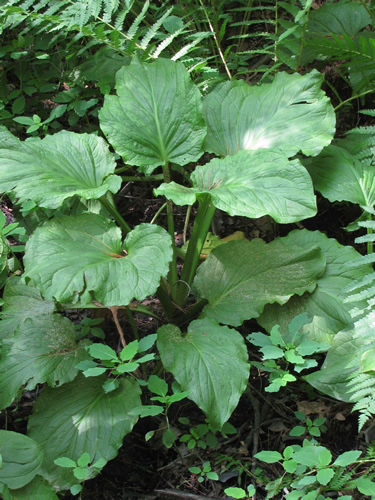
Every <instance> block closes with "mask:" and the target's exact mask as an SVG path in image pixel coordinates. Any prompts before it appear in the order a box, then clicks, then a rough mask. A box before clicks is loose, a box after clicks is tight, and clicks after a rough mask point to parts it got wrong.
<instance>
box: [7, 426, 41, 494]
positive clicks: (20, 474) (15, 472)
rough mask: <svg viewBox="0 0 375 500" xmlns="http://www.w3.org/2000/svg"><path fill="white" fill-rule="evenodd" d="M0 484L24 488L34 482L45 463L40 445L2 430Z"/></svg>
mask: <svg viewBox="0 0 375 500" xmlns="http://www.w3.org/2000/svg"><path fill="white" fill-rule="evenodd" d="M0 455H1V457H2V466H1V468H0V483H4V484H6V485H7V486H8V487H9V488H12V489H17V488H22V487H23V486H25V485H26V484H27V483H29V482H30V481H32V480H33V478H34V477H35V475H36V474H37V472H38V470H39V469H40V466H41V465H42V461H43V451H42V449H41V447H40V446H39V444H38V443H36V442H35V441H33V440H32V439H30V438H29V437H27V436H24V435H23V434H19V433H18V432H12V431H3V430H0Z"/></svg>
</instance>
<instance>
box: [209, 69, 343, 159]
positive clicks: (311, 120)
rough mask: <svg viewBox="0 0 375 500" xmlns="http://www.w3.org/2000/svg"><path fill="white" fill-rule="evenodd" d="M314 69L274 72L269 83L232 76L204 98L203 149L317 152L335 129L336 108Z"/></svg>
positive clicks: (290, 153)
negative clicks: (254, 84)
mask: <svg viewBox="0 0 375 500" xmlns="http://www.w3.org/2000/svg"><path fill="white" fill-rule="evenodd" d="M322 81H323V77H322V75H320V74H319V73H318V72H317V71H312V72H311V73H308V74H306V75H303V76H301V75H299V74H298V73H294V74H292V75H288V74H287V73H278V74H277V76H276V78H275V79H274V81H273V82H272V83H271V84H262V85H260V86H252V87H251V86H249V85H248V84H247V83H245V82H244V81H243V80H237V81H236V80H232V81H230V82H226V83H224V84H221V85H219V86H217V87H216V88H215V89H214V90H213V91H212V92H211V93H210V94H208V96H207V97H205V99H204V100H203V114H204V117H205V119H206V122H207V138H206V148H207V150H208V151H210V152H212V153H215V154H217V155H222V156H225V155H233V154H235V153H237V151H240V150H241V149H261V148H279V149H281V150H282V151H283V152H284V153H285V154H286V155H287V156H289V157H290V156H293V155H295V154H296V153H298V152H299V151H302V152H303V153H304V154H305V155H316V154H318V153H319V152H320V151H321V150H322V149H323V147H324V146H327V145H328V144H329V143H330V142H331V140H332V138H333V135H334V133H335V113H334V110H333V107H332V105H331V103H330V101H329V99H328V98H327V97H326V95H325V94H324V92H323V91H322V90H320V86H321V84H322Z"/></svg>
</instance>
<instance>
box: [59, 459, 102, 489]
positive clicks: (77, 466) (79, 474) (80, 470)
mask: <svg viewBox="0 0 375 500" xmlns="http://www.w3.org/2000/svg"><path fill="white" fill-rule="evenodd" d="M54 463H55V464H56V465H57V466H59V467H63V468H67V469H72V471H73V474H74V477H75V478H76V479H78V481H80V482H83V483H84V482H85V481H86V479H90V477H91V476H92V475H96V474H97V473H98V472H99V471H100V470H101V469H102V468H103V467H104V466H105V465H106V463H107V461H106V460H105V459H104V458H99V459H98V460H96V461H95V462H94V463H91V458H90V455H89V453H82V455H81V456H80V457H79V458H78V460H77V461H75V460H72V459H71V458H68V457H59V458H57V459H56V460H54ZM82 488H83V485H82V484H74V485H73V486H71V488H70V492H71V493H72V495H78V494H79V493H80V492H81V491H82Z"/></svg>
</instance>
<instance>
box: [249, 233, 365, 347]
mask: <svg viewBox="0 0 375 500" xmlns="http://www.w3.org/2000/svg"><path fill="white" fill-rule="evenodd" d="M281 241H282V244H283V245H284V248H285V249H287V248H297V247H299V248H301V249H303V248H310V247H311V246H316V245H317V246H319V248H320V249H321V250H322V253H323V255H324V256H325V258H326V260H327V266H326V268H325V271H324V274H323V275H322V276H321V277H320V278H319V279H318V283H317V286H316V288H315V290H314V291H313V292H312V293H305V294H304V295H302V296H300V297H297V296H294V297H292V298H291V299H290V300H289V301H288V302H287V303H286V304H285V305H282V306H280V305H278V304H270V305H267V306H266V307H265V309H264V313H263V314H262V315H261V316H260V317H259V318H258V320H257V321H258V322H259V324H260V325H262V326H263V327H264V328H265V329H266V330H267V331H271V329H272V327H273V326H274V325H280V332H281V333H282V334H283V335H284V336H285V335H286V334H287V331H288V324H289V323H290V321H291V320H292V319H293V318H294V317H296V316H297V315H299V314H302V313H306V314H307V316H308V317H309V318H312V321H311V322H310V323H308V324H306V325H305V326H303V327H302V329H301V333H304V334H308V336H309V338H310V339H311V340H315V341H317V342H327V343H329V344H331V343H332V340H333V337H334V335H335V334H336V333H337V332H339V331H340V330H342V329H344V328H345V327H347V326H348V325H350V324H351V323H352V319H351V315H350V309H352V307H353V305H351V304H345V303H344V297H342V295H341V294H342V291H343V290H344V288H345V287H346V286H348V285H349V284H350V283H351V282H352V281H353V280H354V279H358V278H361V277H363V276H366V274H368V273H369V272H371V266H370V265H363V266H360V267H357V268H353V267H349V266H348V265H347V263H348V262H349V261H351V260H354V259H358V257H359V254H358V252H357V251H356V250H355V249H354V248H353V247H351V246H343V245H340V243H338V241H336V240H335V239H333V238H327V236H326V235H325V234H323V233H321V232H319V231H308V230H306V229H302V230H296V231H292V232H291V233H289V234H288V236H287V237H286V238H281Z"/></svg>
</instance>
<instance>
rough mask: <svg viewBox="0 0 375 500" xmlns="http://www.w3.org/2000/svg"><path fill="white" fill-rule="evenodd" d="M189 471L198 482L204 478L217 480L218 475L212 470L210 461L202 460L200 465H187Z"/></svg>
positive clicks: (201, 481)
mask: <svg viewBox="0 0 375 500" xmlns="http://www.w3.org/2000/svg"><path fill="white" fill-rule="evenodd" d="M189 472H191V473H192V474H194V475H195V476H197V477H196V479H197V481H198V483H203V481H205V480H206V479H210V480H211V481H217V480H218V479H219V476H218V475H217V474H216V472H213V470H212V467H211V464H210V462H204V463H203V465H202V467H189Z"/></svg>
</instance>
